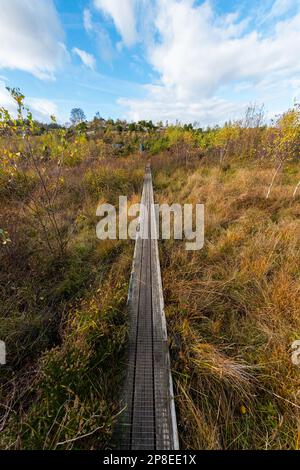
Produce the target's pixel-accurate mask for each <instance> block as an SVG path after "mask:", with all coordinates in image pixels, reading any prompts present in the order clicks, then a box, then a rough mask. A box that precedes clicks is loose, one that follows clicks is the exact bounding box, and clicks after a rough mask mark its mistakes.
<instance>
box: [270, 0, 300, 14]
mask: <svg viewBox="0 0 300 470" xmlns="http://www.w3.org/2000/svg"><path fill="white" fill-rule="evenodd" d="M296 5H299V1H298V0H276V1H275V2H274V3H273V5H272V8H271V11H270V13H269V15H268V17H269V18H277V17H279V16H282V15H285V14H286V13H288V12H289V11H290V10H292V9H293V8H294V7H295V6H296Z"/></svg>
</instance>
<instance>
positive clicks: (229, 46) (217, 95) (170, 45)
mask: <svg viewBox="0 0 300 470" xmlns="http://www.w3.org/2000/svg"><path fill="white" fill-rule="evenodd" d="M276 3H277V14H279V11H281V12H283V11H286V8H287V3H286V4H285V9H284V8H283V7H284V5H283V0H281V7H282V8H281V10H280V9H279V6H280V5H279V1H278V0H277V2H274V5H273V6H274V8H275V6H276ZM275 11H276V9H275ZM273 13H274V12H273ZM274 14H275V13H274ZM155 18H156V19H155V30H156V37H158V38H159V39H158V40H157V39H156V40H153V41H151V42H150V43H149V44H148V60H149V62H150V64H151V65H152V67H153V68H154V69H155V71H156V72H157V74H158V76H159V80H158V83H157V86H148V87H146V97H145V99H144V100H121V101H120V103H122V104H123V105H126V106H127V107H128V114H127V115H128V116H130V117H132V118H133V117H134V116H138V117H141V116H144V115H145V114H143V109H144V110H145V113H147V115H148V117H152V118H153V117H154V115H155V116H158V115H159V114H160V113H163V114H164V115H168V116H169V117H170V118H171V117H172V116H173V120H174V119H175V118H176V117H178V118H179V119H182V120H184V121H187V120H193V119H194V118H196V115H197V114H198V117H199V118H201V116H202V117H203V119H205V120H206V122H208V123H210V122H211V117H210V115H211V113H210V112H209V109H208V108H207V106H208V103H209V102H210V101H209V100H211V103H212V106H213V109H214V113H215V118H214V121H215V122H218V121H221V120H223V117H224V116H225V114H226V113H231V112H232V113H234V112H235V110H237V109H240V108H241V106H244V104H243V103H242V99H241V98H240V95H239V94H238V93H237V94H236V96H235V90H237V89H238V86H242V87H244V89H246V88H248V91H249V90H251V92H252V98H251V99H253V97H254V99H255V98H256V96H258V95H259V93H260V94H262V93H263V92H264V91H266V90H268V88H269V87H270V86H273V87H274V85H276V86H277V87H278V89H279V90H280V89H281V88H282V87H283V83H286V81H287V80H289V79H291V78H295V77H297V76H299V72H300V62H299V59H298V55H299V52H298V49H299V38H300V13H299V12H298V13H295V14H294V16H292V17H289V18H288V19H285V20H278V21H277V22H275V24H274V25H273V28H272V30H268V34H265V35H263V34H262V33H261V32H259V31H257V30H255V29H252V30H249V24H250V21H249V20H250V18H243V19H240V18H239V16H238V14H236V13H235V14H229V15H228V14H227V15H217V14H216V12H215V11H213V8H212V6H211V3H210V2H208V1H206V2H205V3H202V4H200V5H199V4H198V5H197V4H196V3H195V2H194V1H193V0H179V1H178V0H157V2H156V16H155ZM235 103H238V104H235ZM156 109H157V111H158V112H156V111H155V110H156ZM227 117H228V116H227Z"/></svg>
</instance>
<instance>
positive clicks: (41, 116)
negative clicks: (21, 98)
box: [27, 98, 59, 121]
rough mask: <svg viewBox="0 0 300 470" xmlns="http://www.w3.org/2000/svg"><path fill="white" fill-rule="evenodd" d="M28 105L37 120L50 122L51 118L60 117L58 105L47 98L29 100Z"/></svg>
mask: <svg viewBox="0 0 300 470" xmlns="http://www.w3.org/2000/svg"><path fill="white" fill-rule="evenodd" d="M27 103H28V105H29V108H30V109H31V110H32V114H33V116H34V118H35V119H38V120H40V121H49V120H50V116H55V117H56V118H58V117H59V116H58V114H59V113H58V108H57V105H56V104H55V103H54V102H53V101H50V100H47V99H45V98H28V100H27Z"/></svg>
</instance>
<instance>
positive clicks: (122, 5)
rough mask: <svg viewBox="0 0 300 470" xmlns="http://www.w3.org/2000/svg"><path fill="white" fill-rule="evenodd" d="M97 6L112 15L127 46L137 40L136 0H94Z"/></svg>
mask: <svg viewBox="0 0 300 470" xmlns="http://www.w3.org/2000/svg"><path fill="white" fill-rule="evenodd" d="M94 5H95V7H96V8H98V9H99V10H101V11H102V12H103V13H105V14H106V15H108V16H110V17H111V18H112V19H113V21H114V24H115V26H116V28H117V30H118V32H119V33H120V35H121V36H122V39H123V42H124V44H125V45H126V46H132V45H133V44H135V42H136V41H137V38H138V35H137V29H136V16H135V14H136V0H121V1H120V0H94Z"/></svg>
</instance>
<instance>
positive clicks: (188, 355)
mask: <svg viewBox="0 0 300 470" xmlns="http://www.w3.org/2000/svg"><path fill="white" fill-rule="evenodd" d="M154 166H155V167H156V178H155V183H156V182H157V190H158V192H157V193H156V194H157V195H158V196H159V199H160V201H164V202H166V201H169V202H174V201H176V202H182V203H186V202H191V203H197V202H199V203H205V216H206V222H205V224H206V227H205V247H204V248H203V249H202V250H201V251H199V252H190V253H189V252H186V251H185V249H184V243H182V242H180V241H176V242H174V241H168V242H163V244H162V245H161V257H162V272H163V284H164V290H165V301H166V313H167V319H168V325H169V334H170V337H171V354H172V364H173V373H174V378H175V389H176V394H177V397H176V404H177V411H178V416H179V433H180V437H181V446H182V447H183V448H193V449H297V448H299V429H300V413H299V411H300V400H299V398H300V397H299V390H300V375H299V368H298V367H297V366H295V365H293V364H292V361H291V349H290V347H291V344H292V342H293V341H294V340H296V339H299V338H300V296H299V290H300V283H299V275H300V265H299V259H300V237H299V236H300V226H299V214H300V198H299V197H296V198H294V199H293V197H292V195H293V189H294V188H295V185H296V184H297V181H298V180H299V176H300V169H299V164H298V163H291V164H289V165H288V166H287V167H286V168H285V170H284V172H283V173H282V174H281V175H280V176H279V178H278V180H277V182H276V185H275V186H274V188H273V189H272V192H271V196H270V198H269V199H268V200H267V199H266V191H267V188H268V185H269V183H270V180H271V178H272V174H273V171H274V169H273V168H272V166H271V165H269V166H268V165H266V164H264V165H259V164H258V163H257V162H255V163H253V164H252V165H250V164H249V165H245V164H244V165H241V164H238V163H232V164H231V166H228V167H227V168H225V169H222V168H220V167H219V166H214V165H205V164H202V165H201V166H199V165H198V168H197V167H196V165H193V166H191V167H190V168H181V167H180V165H178V164H177V165H174V163H172V162H171V161H170V160H168V158H167V157H165V170H164V169H163V168H162V167H161V165H160V161H158V163H157V164H156V162H154ZM155 183H154V184H155Z"/></svg>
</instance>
